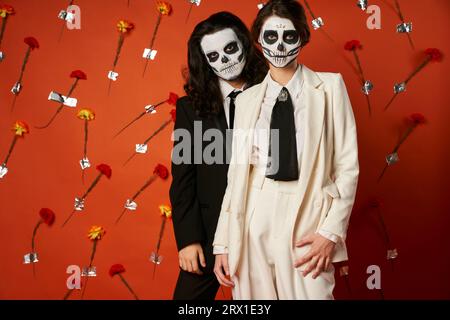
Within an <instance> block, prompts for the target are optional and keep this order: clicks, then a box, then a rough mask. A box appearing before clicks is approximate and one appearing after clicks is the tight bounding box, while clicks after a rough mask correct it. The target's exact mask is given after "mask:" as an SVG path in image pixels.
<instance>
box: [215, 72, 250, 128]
mask: <svg viewBox="0 0 450 320" xmlns="http://www.w3.org/2000/svg"><path fill="white" fill-rule="evenodd" d="M219 87H220V91H221V92H222V97H223V109H224V111H225V117H226V118H227V124H228V128H229V127H230V102H231V98H230V97H228V96H229V95H230V93H232V92H233V91H244V87H245V84H244V85H243V86H242V88H240V89H236V88H235V87H233V86H232V85H231V84H229V83H228V82H226V81H225V80H223V79H222V78H219Z"/></svg>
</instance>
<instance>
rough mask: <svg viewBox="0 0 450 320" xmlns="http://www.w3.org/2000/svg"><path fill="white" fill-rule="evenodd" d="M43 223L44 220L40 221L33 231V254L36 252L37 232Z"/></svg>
mask: <svg viewBox="0 0 450 320" xmlns="http://www.w3.org/2000/svg"><path fill="white" fill-rule="evenodd" d="M42 222H43V221H42V219H40V220H39V222H38V223H37V224H36V226H35V227H34V230H33V236H32V237H31V252H33V253H34V252H35V245H34V240H35V238H36V232H37V231H38V229H39V227H40V226H41V224H42Z"/></svg>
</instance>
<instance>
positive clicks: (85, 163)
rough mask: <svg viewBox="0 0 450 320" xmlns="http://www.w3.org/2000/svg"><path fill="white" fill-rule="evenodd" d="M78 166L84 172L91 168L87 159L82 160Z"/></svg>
mask: <svg viewBox="0 0 450 320" xmlns="http://www.w3.org/2000/svg"><path fill="white" fill-rule="evenodd" d="M80 166H81V170H86V169H87V168H90V167H91V162H90V161H89V159H88V158H83V159H81V160H80Z"/></svg>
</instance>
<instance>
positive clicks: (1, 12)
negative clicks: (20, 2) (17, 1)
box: [0, 4, 16, 18]
mask: <svg viewBox="0 0 450 320" xmlns="http://www.w3.org/2000/svg"><path fill="white" fill-rule="evenodd" d="M15 13H16V12H15V11H14V8H13V7H11V6H10V5H7V4H5V5H2V6H1V7H0V17H1V18H6V17H7V16H8V15H12V14H15Z"/></svg>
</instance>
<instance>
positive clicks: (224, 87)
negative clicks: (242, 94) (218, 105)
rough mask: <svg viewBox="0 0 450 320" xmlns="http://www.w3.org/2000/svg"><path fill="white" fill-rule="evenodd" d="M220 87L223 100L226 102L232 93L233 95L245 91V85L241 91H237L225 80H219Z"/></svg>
mask: <svg viewBox="0 0 450 320" xmlns="http://www.w3.org/2000/svg"><path fill="white" fill-rule="evenodd" d="M219 87H220V91H221V92H222V97H223V100H226V99H227V98H228V96H229V95H230V93H232V92H233V91H235V90H238V91H244V87H245V84H244V85H243V86H242V88H240V89H236V88H235V87H233V86H232V85H231V84H229V83H228V82H227V81H225V80H223V79H222V78H219Z"/></svg>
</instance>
